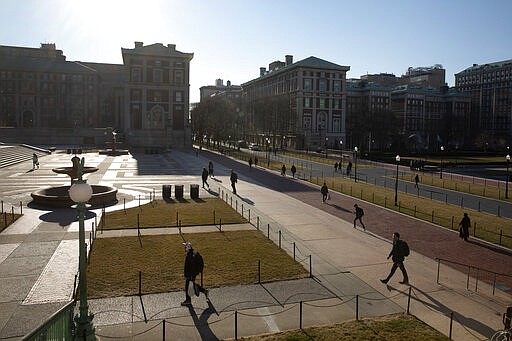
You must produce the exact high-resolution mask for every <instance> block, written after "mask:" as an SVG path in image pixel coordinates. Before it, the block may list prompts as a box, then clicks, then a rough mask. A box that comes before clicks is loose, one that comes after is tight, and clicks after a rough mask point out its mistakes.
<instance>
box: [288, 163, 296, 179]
mask: <svg viewBox="0 0 512 341" xmlns="http://www.w3.org/2000/svg"><path fill="white" fill-rule="evenodd" d="M290 170H291V171H292V176H293V178H294V179H295V173H296V172H297V168H296V167H295V165H292V168H290Z"/></svg>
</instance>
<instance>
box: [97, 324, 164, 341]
mask: <svg viewBox="0 0 512 341" xmlns="http://www.w3.org/2000/svg"><path fill="white" fill-rule="evenodd" d="M162 322H164V321H162ZM158 326H160V323H157V324H155V325H154V326H153V327H150V328H148V329H146V330H144V331H142V332H140V333H137V334H130V335H126V336H108V335H101V334H98V333H94V335H95V336H99V337H104V338H107V339H125V338H127V337H129V338H131V339H133V338H134V337H137V336H141V335H143V334H145V333H147V332H149V331H152V330H153V329H155V328H156V327H158Z"/></svg>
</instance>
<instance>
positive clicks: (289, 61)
mask: <svg viewBox="0 0 512 341" xmlns="http://www.w3.org/2000/svg"><path fill="white" fill-rule="evenodd" d="M284 58H285V59H286V66H288V65H290V64H293V56H292V55H290V54H287V55H286V56H284Z"/></svg>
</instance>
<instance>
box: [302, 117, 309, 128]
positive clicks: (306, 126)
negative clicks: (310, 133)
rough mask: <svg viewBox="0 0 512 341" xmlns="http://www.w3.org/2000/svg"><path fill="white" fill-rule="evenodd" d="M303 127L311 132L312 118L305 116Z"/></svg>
mask: <svg viewBox="0 0 512 341" xmlns="http://www.w3.org/2000/svg"><path fill="white" fill-rule="evenodd" d="M302 126H303V127H304V130H311V116H309V115H306V114H304V116H303V118H302Z"/></svg>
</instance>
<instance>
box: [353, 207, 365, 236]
mask: <svg viewBox="0 0 512 341" xmlns="http://www.w3.org/2000/svg"><path fill="white" fill-rule="evenodd" d="M354 214H355V215H356V217H355V218H354V228H356V221H357V220H359V222H360V223H361V226H362V227H363V230H365V231H366V226H364V223H363V216H364V210H363V209H362V208H361V207H359V206H358V205H357V204H354Z"/></svg>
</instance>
